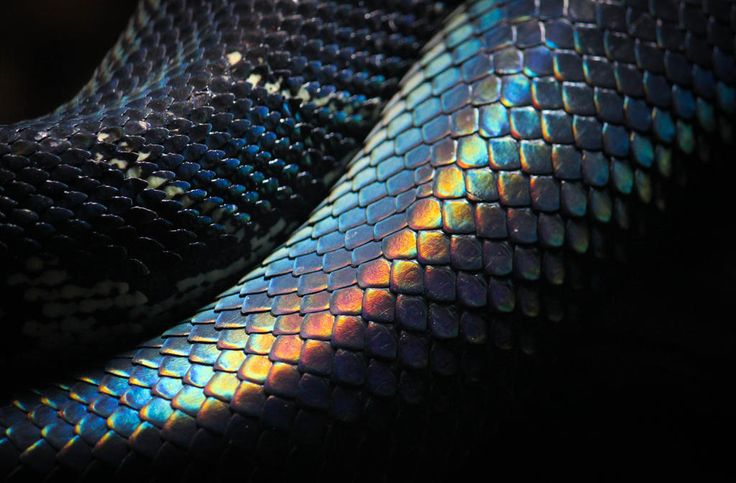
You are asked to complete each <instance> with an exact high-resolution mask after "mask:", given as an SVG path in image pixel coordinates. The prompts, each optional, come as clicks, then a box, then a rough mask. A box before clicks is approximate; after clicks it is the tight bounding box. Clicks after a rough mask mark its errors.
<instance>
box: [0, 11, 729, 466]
mask: <svg viewBox="0 0 736 483" xmlns="http://www.w3.org/2000/svg"><path fill="white" fill-rule="evenodd" d="M735 31H736V6H735V5H734V4H733V3H731V2H720V3H719V2H710V1H707V2H691V1H674V0H673V1H667V0H661V1H651V2H638V1H630V2H629V1H611V2H593V1H586V0H569V1H564V2H563V1H549V2H547V1H543V2H535V1H508V2H507V1H494V0H473V1H469V2H467V3H466V4H464V5H463V6H462V7H460V8H459V9H458V10H457V11H456V12H455V13H454V14H453V15H452V16H451V17H450V18H449V19H448V20H447V22H446V23H445V26H444V28H443V29H442V31H441V32H440V33H438V34H437V35H436V36H435V37H434V39H433V40H431V41H430V42H429V43H428V44H427V45H426V46H425V47H424V50H423V54H422V57H421V60H419V61H418V62H417V63H416V64H415V65H414V66H413V67H412V68H411V70H410V71H409V73H408V74H407V75H406V76H405V77H404V79H403V80H402V81H401V84H400V88H399V92H398V93H397V94H396V95H395V96H394V97H393V98H392V100H391V101H390V102H389V103H388V105H387V106H386V107H385V109H384V111H383V114H382V117H381V119H380V121H379V122H378V123H377V124H376V126H375V127H374V129H373V130H372V132H371V133H370V134H369V136H368V138H367V139H366V141H365V143H364V144H363V147H362V148H361V149H360V151H359V152H358V153H357V154H356V155H355V156H354V157H353V158H352V161H351V162H350V163H349V164H348V167H347V171H346V173H345V174H344V175H343V176H342V177H341V178H340V180H339V181H338V183H337V184H336V185H335V187H334V188H333V189H332V191H331V192H330V194H329V195H328V196H327V198H326V199H325V200H324V201H323V202H322V203H321V204H320V205H319V206H318V207H317V209H316V210H315V211H314V212H313V213H312V215H311V217H310V218H309V220H308V221H307V222H306V223H305V224H304V225H302V226H301V228H299V229H298V230H297V231H296V232H294V233H293V234H292V235H291V237H290V238H289V240H288V241H287V242H286V243H284V244H283V245H281V246H280V247H279V248H277V249H276V250H275V251H274V252H273V253H271V255H270V256H268V257H267V258H266V259H265V261H263V262H262V263H261V265H260V266H259V267H258V268H256V269H255V270H253V271H251V272H250V273H248V274H247V275H246V276H245V277H243V279H242V280H241V281H240V282H239V283H237V284H236V285H234V286H233V287H232V288H230V289H228V290H226V291H224V292H223V293H222V294H221V295H219V296H218V297H217V299H216V301H215V302H213V303H212V304H210V305H208V306H205V307H203V308H202V309H200V310H199V311H198V312H197V314H196V315H194V316H193V317H191V318H189V319H188V320H186V321H185V322H184V323H181V324H180V325H177V326H174V327H171V328H170V329H169V330H167V331H166V332H164V333H163V334H161V336H160V337H156V338H154V339H152V340H150V341H148V342H146V343H144V344H141V345H140V346H139V347H137V348H136V349H134V350H132V351H130V352H129V353H127V354H124V355H122V356H120V357H116V358H113V359H111V360H110V361H109V362H108V363H107V364H106V365H104V366H103V367H101V368H100V369H99V370H91V371H88V372H83V373H82V375H80V376H78V377H77V378H75V379H73V380H71V381H69V382H67V383H64V384H59V385H53V386H48V387H46V388H44V389H41V390H38V391H36V392H33V393H31V394H30V395H28V396H26V397H22V398H18V399H15V400H13V401H11V402H10V403H9V404H8V405H7V406H5V407H4V408H3V409H2V412H1V413H0V425H2V428H4V430H5V433H4V434H5V436H4V438H3V439H2V440H0V455H1V456H2V457H3V458H4V461H7V465H6V466H7V468H8V471H9V473H10V474H11V475H15V476H19V475H29V474H33V475H49V476H56V475H60V474H66V473H72V474H81V475H87V476H90V475H98V474H102V473H105V472H116V473H115V474H117V475H124V476H126V477H127V476H130V475H136V474H141V475H146V476H148V475H150V474H151V473H150V472H151V471H154V472H155V471H165V472H167V473H166V475H167V476H186V474H187V472H189V471H194V469H195V468H197V467H206V468H208V469H207V471H211V472H213V473H211V474H213V475H214V474H220V473H218V472H225V471H226V470H225V469H224V467H223V466H221V463H222V461H223V460H222V459H219V458H221V457H222V454H224V452H223V451H221V450H222V448H227V453H228V454H229V455H230V456H232V455H233V454H235V455H238V456H236V458H235V459H236V460H238V457H242V458H244V459H243V460H240V466H238V467H237V468H238V471H242V472H243V474H246V473H247V474H250V472H251V471H253V466H252V465H255V464H257V460H256V459H249V458H250V456H252V455H254V454H257V453H258V452H259V451H267V450H268V449H269V448H271V447H270V446H269V444H270V443H271V442H272V441H273V439H272V438H273V437H275V436H273V435H274V434H277V435H284V437H285V440H286V441H287V443H286V444H287V446H286V448H287V449H286V450H284V451H282V452H279V451H276V452H275V453H274V454H278V455H279V458H281V457H283V461H282V464H283V465H287V464H288V461H289V458H290V457H291V456H293V455H294V454H297V453H298V451H296V450H294V451H292V450H291V449H289V448H292V447H293V446H291V445H294V446H298V442H299V441H300V440H301V439H302V438H308V437H309V436H310V435H312V434H316V435H320V434H322V432H323V431H325V428H331V427H335V426H339V425H341V424H343V423H355V422H359V421H363V420H364V419H365V418H366V417H367V416H368V415H374V414H373V409H374V408H375V405H376V404H377V402H386V401H394V400H396V399H398V400H408V401H416V400H419V399H421V395H420V394H419V392H418V391H417V390H416V388H417V387H418V381H419V380H421V379H422V378H425V377H426V378H432V377H440V376H441V375H443V374H448V373H452V372H453V371H454V370H456V368H455V367H454V366H453V363H452V362H451V358H450V357H448V356H447V354H448V353H451V352H452V350H453V348H455V347H456V344H457V341H460V340H462V341H464V343H465V344H470V345H474V344H485V343H487V342H488V339H489V338H492V337H495V336H496V334H494V333H492V332H490V327H492V322H494V321H495V320H498V319H503V318H509V317H516V318H517V319H523V318H539V317H548V318H550V319H556V318H558V317H559V314H558V313H557V312H556V308H555V305H554V303H551V302H548V301H547V300H546V299H545V298H544V295H545V294H546V293H547V289H548V288H552V289H554V287H559V286H561V285H563V284H565V283H566V280H567V279H568V278H569V274H568V273H567V271H566V269H567V267H568V266H569V265H568V262H569V261H570V260H572V259H575V258H576V257H579V256H583V255H586V254H598V253H604V252H605V249H604V245H605V243H606V242H607V241H610V233H611V232H612V231H616V230H626V229H627V228H628V227H629V220H630V214H631V213H632V211H636V210H640V209H643V207H645V206H646V205H649V204H661V197H660V192H661V191H660V187H661V186H664V185H665V184H666V183H667V182H668V179H670V178H671V176H672V172H673V169H674V167H673V164H674V161H673V160H675V159H680V158H683V159H684V158H686V157H688V156H691V157H692V155H693V154H694V153H696V152H698V150H699V149H700V148H702V146H704V145H705V143H706V140H707V139H709V138H711V137H713V138H727V137H729V136H730V130H731V129H732V120H733V114H734V112H735V111H736V90H735V87H736V62H735V60H734V39H735V35H734V32H735ZM318 437H319V436H318ZM263 448H266V450H263ZM278 448H280V446H279V447H278ZM343 451H344V452H347V453H350V452H351V451H352V452H355V451H357V450H355V449H354V448H343ZM246 456H247V458H246ZM172 461H173V462H175V464H172ZM159 474H160V473H159Z"/></svg>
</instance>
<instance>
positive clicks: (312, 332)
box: [300, 311, 335, 340]
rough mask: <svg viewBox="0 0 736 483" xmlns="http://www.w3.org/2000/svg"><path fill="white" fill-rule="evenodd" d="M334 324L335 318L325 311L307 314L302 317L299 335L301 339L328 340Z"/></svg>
mask: <svg viewBox="0 0 736 483" xmlns="http://www.w3.org/2000/svg"><path fill="white" fill-rule="evenodd" d="M334 323H335V317H334V316H333V315H332V314H331V313H329V312H327V311H325V312H318V313H315V314H309V315H307V316H306V317H304V324H303V325H302V329H301V333H300V335H301V337H302V339H320V340H330V338H331V337H332V326H333V324H334Z"/></svg>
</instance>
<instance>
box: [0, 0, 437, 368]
mask: <svg viewBox="0 0 736 483" xmlns="http://www.w3.org/2000/svg"><path fill="white" fill-rule="evenodd" d="M445 10H447V7H446V6H445V5H444V4H443V3H442V2H434V1H426V0H416V1H415V0H411V1H399V2H371V1H369V2H350V1H316V0H315V1H313V0H308V1H303V2H293V1H261V0H232V1H225V0H218V1H199V0H180V1H172V2H168V1H167V2H159V1H153V0H151V1H143V2H142V3H141V4H140V7H139V8H138V10H137V13H136V14H135V16H134V18H133V19H132V20H131V23H130V26H129V28H128V29H127V31H126V32H125V33H124V35H123V36H122V37H121V39H120V41H119V42H118V44H117V45H116V46H115V47H114V48H113V49H112V51H111V52H110V54H109V55H108V56H107V57H106V58H105V59H104V61H103V62H102V64H101V66H100V67H99V69H98V70H97V72H96V74H95V75H94V77H93V79H92V80H91V81H90V82H89V84H88V85H87V86H86V87H85V88H84V89H83V90H82V91H81V92H80V93H79V95H77V96H76V97H75V98H74V99H73V100H72V101H70V102H69V103H67V104H65V105H64V106H62V107H60V108H59V109H58V110H57V111H55V112H53V113H51V114H49V115H47V116H43V117H41V118H38V119H34V120H30V121H24V122H20V123H17V124H14V125H10V126H0V265H2V266H3V281H2V289H0V290H2V292H3V300H4V303H3V305H2V308H1V310H2V312H0V316H1V317H2V323H3V325H4V327H3V331H4V337H3V338H4V340H5V341H7V342H8V344H7V346H6V345H5V344H3V350H2V352H3V354H4V357H6V356H7V357H9V356H10V355H11V354H12V355H13V356H17V355H19V356H21V357H24V359H25V362H26V363H33V362H34V359H35V356H36V355H38V354H37V352H36V351H34V350H32V349H33V348H34V347H33V346H40V347H41V349H42V350H43V351H45V352H46V353H49V352H50V351H54V350H56V351H58V350H59V349H60V348H64V350H66V351H67V353H68V354H74V353H87V352H89V351H91V350H95V349H100V348H102V347H103V346H104V344H103V343H104V341H112V340H116V339H118V340H119V339H121V338H124V337H130V335H131V334H133V335H134V334H136V333H140V332H141V331H143V330H144V329H145V327H146V325H147V324H150V323H151V321H152V320H156V318H157V317H160V316H161V314H162V313H167V314H172V313H177V312H178V313H179V314H180V315H179V317H183V316H184V315H186V312H183V313H182V310H183V311H191V310H193V309H195V308H196V307H198V306H199V305H201V304H202V303H206V302H207V299H209V298H210V297H212V296H214V295H216V293H217V292H219V291H221V290H222V289H224V288H226V287H227V286H228V285H229V284H230V283H232V282H234V281H235V279H234V278H233V277H234V276H235V277H237V275H238V273H239V272H241V273H242V270H244V269H245V267H247V266H248V265H249V264H252V263H254V262H255V261H256V260H257V259H258V258H257V257H259V256H261V257H262V256H263V255H265V254H267V253H268V252H267V250H271V249H272V248H273V246H274V240H277V239H278V238H279V237H280V236H281V237H282V238H284V235H285V234H286V233H288V231H289V230H292V229H294V228H295V227H296V226H298V223H302V222H303V221H304V220H305V219H306V218H307V215H308V213H309V211H310V210H311V209H312V208H314V206H316V204H317V203H318V202H319V201H321V199H322V198H323V197H324V195H325V194H326V193H327V187H328V186H329V185H330V184H331V183H332V182H333V181H334V180H335V178H336V176H337V174H338V173H339V172H340V171H341V170H342V169H344V162H345V161H346V160H347V157H348V155H349V154H350V153H352V152H354V151H355V150H356V149H357V148H358V143H359V142H360V141H361V140H362V138H363V137H364V136H365V134H366V133H367V132H368V130H369V129H370V128H371V127H372V126H373V124H374V123H375V120H376V117H377V115H378V114H379V113H380V108H381V107H382V106H383V105H384V104H385V102H386V101H387V100H388V99H389V96H390V95H391V94H392V93H393V92H395V90H396V87H397V83H398V79H399V77H400V76H401V75H403V74H404V73H405V72H406V70H407V69H408V68H409V66H410V65H411V63H412V62H413V61H414V60H415V58H416V55H417V52H418V49H419V48H420V47H421V45H422V44H423V43H424V42H425V41H426V40H427V39H428V38H429V35H430V34H431V33H432V28H433V27H435V26H436V25H437V24H438V22H439V21H440V19H441V18H442V16H443V15H444V13H443V12H445ZM228 277H230V280H229V281H228ZM224 282H227V283H226V284H224V285H223V283H224ZM208 292H209V295H208V296H207V298H205V299H204V300H202V297H203V295H206V294H207V293H208ZM138 337H140V336H138ZM19 351H22V354H18V353H19Z"/></svg>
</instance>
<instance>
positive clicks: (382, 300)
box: [363, 288, 396, 322]
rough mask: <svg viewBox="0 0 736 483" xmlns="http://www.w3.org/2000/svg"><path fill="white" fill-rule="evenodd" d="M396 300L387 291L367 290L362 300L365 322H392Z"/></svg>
mask: <svg viewBox="0 0 736 483" xmlns="http://www.w3.org/2000/svg"><path fill="white" fill-rule="evenodd" d="M395 306H396V299H395V298H394V296H393V294H392V293H391V292H389V291H388V290H382V289H375V288H369V289H367V290H366V291H365V296H364V299H363V317H365V318H366V319H367V320H375V321H379V322H391V321H393V320H394V312H395Z"/></svg>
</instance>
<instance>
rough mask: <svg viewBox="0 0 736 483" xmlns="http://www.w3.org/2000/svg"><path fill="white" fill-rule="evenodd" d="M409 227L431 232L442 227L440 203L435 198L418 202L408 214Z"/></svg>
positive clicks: (410, 208)
mask: <svg viewBox="0 0 736 483" xmlns="http://www.w3.org/2000/svg"><path fill="white" fill-rule="evenodd" d="M408 215H409V216H408V218H409V220H408V222H409V227H410V228H413V229H414V230H431V229H433V228H440V227H441V226H442V211H441V209H440V202H439V201H437V200H436V199H434V198H424V199H421V200H417V201H416V202H415V203H414V204H413V205H411V207H409V212H408Z"/></svg>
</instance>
